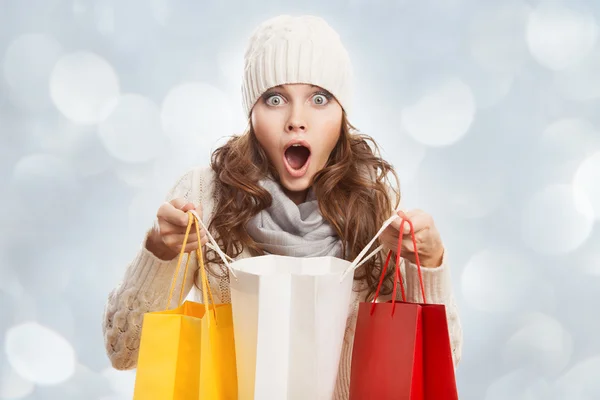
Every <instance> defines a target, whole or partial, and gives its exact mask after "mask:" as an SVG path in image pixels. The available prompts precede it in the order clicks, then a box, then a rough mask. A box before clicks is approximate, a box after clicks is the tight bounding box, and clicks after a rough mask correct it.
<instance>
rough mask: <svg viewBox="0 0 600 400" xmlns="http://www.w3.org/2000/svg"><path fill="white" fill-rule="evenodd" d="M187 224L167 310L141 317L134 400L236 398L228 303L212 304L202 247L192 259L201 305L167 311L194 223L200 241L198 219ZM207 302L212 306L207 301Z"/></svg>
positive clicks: (231, 320)
mask: <svg viewBox="0 0 600 400" xmlns="http://www.w3.org/2000/svg"><path fill="white" fill-rule="evenodd" d="M188 215H189V223H188V227H187V230H186V233H185V238H184V243H183V246H182V252H181V253H180V254H179V260H178V262H177V268H176V271H175V274H174V276H173V282H172V284H171V290H170V293H169V299H168V301H167V305H166V307H165V311H157V312H149V313H146V314H145V315H144V321H143V325H142V333H141V339H140V350H139V355H138V363H137V371H136V379H135V388H134V395H133V399H134V400H154V399H156V400H190V399H191V400H196V399H201V400H212V399H218V400H221V399H223V400H226V399H227V400H228V399H237V374H236V364H235V343H234V339H233V318H232V313H231V305H230V304H214V301H213V298H212V293H211V290H210V285H209V283H208V277H207V275H206V270H205V268H204V259H203V256H202V250H201V248H200V244H198V247H199V248H198V250H196V256H197V259H198V264H199V268H200V275H201V277H202V296H203V301H204V304H199V303H195V302H192V301H186V302H184V303H183V304H182V297H183V282H184V281H185V276H186V275H187V272H188V267H189V259H190V258H191V257H188V261H187V263H186V265H185V270H184V279H182V287H181V291H180V294H179V302H178V304H180V306H179V307H177V308H175V309H172V310H168V309H167V308H168V305H169V304H171V300H172V298H173V291H174V288H175V283H176V280H177V276H178V275H179V268H180V266H181V261H182V259H183V255H184V250H185V246H186V243H187V240H188V236H189V233H190V230H191V228H192V225H194V226H195V228H196V233H197V235H198V238H200V232H199V226H198V221H197V220H196V218H197V217H196V216H195V215H194V214H193V213H191V212H190V213H188ZM209 298H210V303H209Z"/></svg>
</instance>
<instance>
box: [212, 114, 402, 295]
mask: <svg viewBox="0 0 600 400" xmlns="http://www.w3.org/2000/svg"><path fill="white" fill-rule="evenodd" d="M369 143H370V144H371V145H372V147H371V146H369ZM211 168H212V169H213V171H214V172H215V187H214V190H215V193H214V194H215V202H216V204H215V207H214V212H213V218H212V220H211V222H210V225H209V226H208V229H209V230H210V232H211V233H213V232H214V236H215V239H216V241H217V243H218V244H219V245H220V247H221V249H222V250H223V251H224V252H225V253H226V254H227V255H229V256H230V257H233V258H235V257H237V256H238V255H239V254H240V253H241V252H242V251H243V249H244V248H246V249H248V251H249V252H250V254H251V255H252V256H257V255H264V254H265V253H264V251H263V250H262V249H261V248H260V247H259V246H258V245H257V243H256V242H255V241H254V240H253V239H252V238H251V237H250V235H249V234H248V233H247V232H246V229H245V226H246V224H247V222H248V221H249V220H250V219H251V218H252V217H253V216H254V215H256V214H257V213H258V212H260V211H261V210H264V209H266V208H267V207H269V205H270V204H271V194H270V193H269V192H268V191H267V190H265V189H263V188H262V187H261V186H259V184H258V181H259V180H260V179H262V178H264V177H265V176H267V175H268V174H270V175H271V176H272V177H273V178H275V179H277V180H278V179H279V175H278V173H277V170H276V169H275V168H274V166H273V165H272V164H271V163H270V161H269V159H268V157H267V155H266V153H265V152H264V150H263V149H262V147H261V146H260V144H259V143H258V140H257V138H256V135H255V133H254V130H253V127H252V125H251V124H249V127H248V129H247V130H246V132H245V133H244V134H242V135H241V136H234V137H233V138H231V139H229V141H228V142H227V143H225V144H224V145H223V146H221V147H219V148H217V149H216V150H215V151H214V152H213V154H212V157H211ZM390 174H391V175H393V177H394V178H395V180H396V185H395V186H394V187H392V186H391V185H389V175H390ZM313 188H314V191H315V195H316V198H317V200H318V204H319V210H320V212H321V214H322V215H323V217H324V218H325V219H326V220H327V221H328V222H329V223H330V224H331V225H332V227H333V228H334V229H335V231H336V232H337V234H338V235H339V237H340V238H341V240H342V254H344V255H346V256H347V257H346V259H347V260H353V259H354V258H356V256H358V254H359V253H360V251H361V250H362V249H363V248H364V247H365V246H366V245H367V244H368V243H369V241H370V240H371V239H372V238H373V236H375V234H376V233H377V231H378V230H379V229H380V228H381V225H382V224H383V223H384V222H385V220H386V219H387V218H388V217H389V216H390V215H391V212H392V210H393V209H395V208H396V207H398V204H399V202H400V190H399V181H398V175H397V174H396V172H395V170H394V168H393V166H392V165H391V164H389V163H388V162H387V161H385V160H383V159H382V158H381V156H380V151H379V146H378V145H377V143H376V142H375V140H374V139H373V138H372V137H370V136H368V135H365V134H362V133H360V132H358V131H357V129H356V128H355V127H354V126H352V125H351V124H350V123H349V122H348V119H347V117H346V114H345V113H344V114H343V117H342V129H341V135H340V138H339V140H338V142H337V144H336V146H335V148H334V149H333V151H332V152H331V155H330V157H329V159H328V161H327V163H326V165H325V167H324V168H323V169H322V170H320V171H319V172H317V173H316V174H315V176H314V179H313ZM392 192H393V193H394V194H395V197H396V199H395V204H392V201H394V200H392V199H390V193H392ZM378 245H379V243H378V241H377V242H376V244H375V245H373V246H372V249H374V248H375V247H376V246H378ZM206 259H207V261H208V262H210V263H214V264H221V260H220V258H219V256H218V255H217V254H216V253H215V252H214V251H213V250H211V249H208V248H207V249H206ZM383 261H384V260H383V256H382V254H381V252H379V254H377V256H374V257H372V258H371V259H370V260H369V261H367V262H365V263H364V264H363V266H361V267H360V268H359V269H358V270H357V273H356V275H355V278H356V279H359V280H364V281H365V283H366V286H367V288H368V292H367V295H366V298H370V297H371V296H372V295H373V293H374V291H375V288H376V287H377V283H378V279H379V276H380V275H379V274H380V271H381V266H382V265H383ZM392 272H393V269H392V268H390V269H389V271H388V272H387V274H386V275H387V279H386V281H388V283H389V281H390V279H391V273H392ZM210 273H211V274H213V275H217V276H220V275H222V274H223V273H226V270H225V269H224V268H223V266H221V270H220V271H215V270H211V271H210ZM389 291H390V290H389V284H388V285H385V288H384V290H383V294H386V293H389Z"/></svg>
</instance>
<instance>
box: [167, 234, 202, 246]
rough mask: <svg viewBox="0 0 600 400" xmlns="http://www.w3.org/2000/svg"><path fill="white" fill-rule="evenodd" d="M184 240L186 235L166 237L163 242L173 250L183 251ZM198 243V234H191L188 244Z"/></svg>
mask: <svg viewBox="0 0 600 400" xmlns="http://www.w3.org/2000/svg"><path fill="white" fill-rule="evenodd" d="M184 238H185V234H170V235H166V236H164V237H163V242H165V244H166V245H167V246H169V247H171V248H174V249H175V248H177V249H181V246H182V245H183V239H184ZM197 241H198V239H197V237H196V234H193V235H191V234H190V235H189V236H188V240H187V243H194V242H197Z"/></svg>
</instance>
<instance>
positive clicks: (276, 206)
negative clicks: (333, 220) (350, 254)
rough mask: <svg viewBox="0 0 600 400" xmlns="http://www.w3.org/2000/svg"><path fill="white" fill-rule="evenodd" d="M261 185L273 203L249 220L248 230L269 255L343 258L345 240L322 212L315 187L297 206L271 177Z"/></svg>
mask: <svg viewBox="0 0 600 400" xmlns="http://www.w3.org/2000/svg"><path fill="white" fill-rule="evenodd" d="M259 185H260V186H261V187H263V188H265V189H266V190H268V191H269V193H271V196H272V197H273V202H272V204H271V206H270V207H268V208H267V209H265V210H262V211H261V212H259V213H258V214H257V215H255V216H254V217H253V218H252V219H251V220H250V221H248V224H246V230H247V231H248V234H249V235H250V236H251V237H252V238H253V239H254V240H255V241H256V242H257V243H258V244H259V245H260V246H261V248H263V249H264V250H265V252H266V253H267V254H277V255H282V256H291V257H320V256H332V257H340V255H341V253H342V242H341V240H340V239H339V236H338V235H337V233H336V232H335V230H334V229H333V228H332V226H331V225H330V224H329V222H327V220H325V219H324V218H323V216H322V215H321V212H320V211H319V205H318V202H317V199H316V196H315V193H314V191H313V189H312V187H311V188H310V189H309V191H308V194H307V198H306V201H305V202H304V203H302V204H299V205H296V204H295V203H294V202H293V201H292V200H291V199H290V198H289V197H287V195H286V194H285V192H283V189H282V187H281V185H280V184H279V183H278V182H275V181H273V180H272V179H271V178H266V179H263V180H261V181H259Z"/></svg>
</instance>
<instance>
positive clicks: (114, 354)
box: [102, 170, 199, 370]
mask: <svg viewBox="0 0 600 400" xmlns="http://www.w3.org/2000/svg"><path fill="white" fill-rule="evenodd" d="M194 179H199V178H198V176H197V174H195V173H194V171H193V170H191V171H189V172H187V173H186V174H185V175H183V176H182V177H181V178H180V179H179V180H178V182H177V183H176V184H175V185H174V186H173V187H172V188H171V190H170V191H169V193H168V194H167V196H166V201H170V200H172V199H175V198H184V199H186V200H188V201H190V202H193V203H194V204H195V205H196V206H198V204H197V203H198V202H199V199H194V198H193V197H195V196H194V195H193V194H192V193H193V190H192V185H193V184H194V182H193V180H194ZM146 240H147V235H146V238H144V241H143V243H142V245H141V248H140V249H139V250H138V253H137V255H136V256H135V257H134V258H133V260H132V261H131V262H130V263H129V265H128V266H127V268H126V270H125V274H124V277H123V279H122V281H121V283H120V284H119V285H118V286H117V287H116V288H114V289H113V290H112V291H111V292H110V293H109V295H108V300H107V302H106V305H105V309H104V314H103V325H102V331H103V336H104V345H105V347H106V352H107V355H108V357H109V359H110V362H111V364H112V366H113V367H114V368H116V369H119V370H126V369H132V368H135V367H136V363H137V357H138V348H139V343H140V334H141V330H142V320H143V316H144V314H145V313H147V312H153V311H159V310H164V309H166V308H167V304H166V302H167V300H168V296H169V290H170V287H171V283H172V280H173V277H174V273H175V270H176V268H177V260H178V257H176V258H175V259H173V260H169V261H164V260H161V259H159V258H157V257H156V256H154V254H152V253H151V252H150V251H148V250H147V249H146ZM186 260H187V255H186V256H184V258H183V260H182V265H181V267H180V270H179V274H178V277H177V281H176V286H175V291H174V293H173V299H172V301H171V303H170V304H169V306H168V308H173V307H176V306H177V303H178V300H179V294H180V288H181V281H182V278H183V273H184V271H185V263H186ZM194 260H195V256H192V259H191V260H190V266H189V268H190V270H188V273H187V276H186V277H185V282H184V285H183V298H185V297H186V296H187V294H188V293H189V291H190V289H191V287H192V285H193V277H194V271H195V268H194V266H195V264H196V263H195V262H194Z"/></svg>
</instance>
